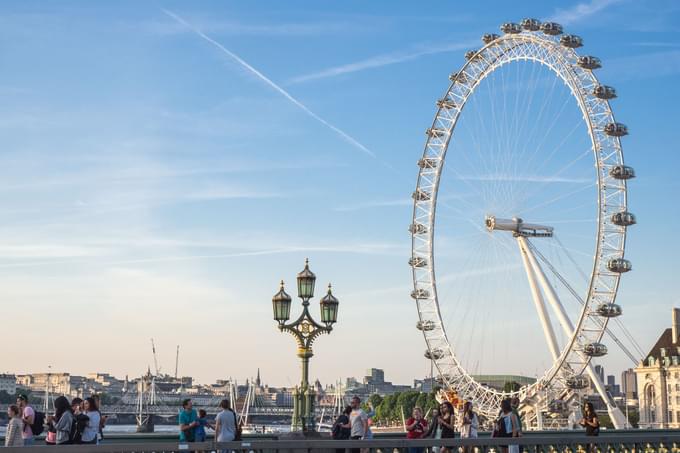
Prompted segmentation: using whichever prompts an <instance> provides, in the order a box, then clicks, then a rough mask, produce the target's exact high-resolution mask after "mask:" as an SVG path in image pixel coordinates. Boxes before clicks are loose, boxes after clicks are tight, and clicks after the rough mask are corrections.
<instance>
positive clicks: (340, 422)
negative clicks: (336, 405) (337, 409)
mask: <svg viewBox="0 0 680 453" xmlns="http://www.w3.org/2000/svg"><path fill="white" fill-rule="evenodd" d="M351 413H352V406H345V410H343V411H342V413H341V414H340V415H338V418H336V419H335V422H333V428H331V438H332V439H333V440H348V439H349V438H350V435H351V433H352V430H351V429H350V428H351V425H350V423H349V414H351ZM335 453H345V449H344V448H336V449H335Z"/></svg>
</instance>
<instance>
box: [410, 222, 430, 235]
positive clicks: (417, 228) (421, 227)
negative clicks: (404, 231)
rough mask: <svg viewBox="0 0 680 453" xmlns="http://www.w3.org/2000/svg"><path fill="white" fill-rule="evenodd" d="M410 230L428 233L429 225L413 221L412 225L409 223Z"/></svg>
mask: <svg viewBox="0 0 680 453" xmlns="http://www.w3.org/2000/svg"><path fill="white" fill-rule="evenodd" d="M408 230H409V232H410V233H411V234H425V233H427V227H426V226H425V225H423V224H422V223H412V224H411V225H409V227H408Z"/></svg>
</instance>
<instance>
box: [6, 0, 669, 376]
mask: <svg viewBox="0 0 680 453" xmlns="http://www.w3.org/2000/svg"><path fill="white" fill-rule="evenodd" d="M160 5H161V7H159V6H158V5H157V4H153V5H152V4H140V3H138V2H122V3H118V4H116V5H115V6H114V5H109V4H90V3H86V2H76V1H73V2H64V3H60V4H59V5H56V4H52V5H45V4H42V3H39V2H32V1H26V2H7V3H6V5H5V9H4V11H3V12H2V13H0V21H2V23H3V27H0V33H2V34H3V38H4V39H3V44H2V48H3V51H4V54H5V61H6V65H7V68H9V70H5V71H3V72H2V73H1V74H0V99H2V100H3V107H2V109H1V110H0V112H1V115H2V116H1V117H0V128H1V129H2V131H3V136H4V138H5V140H4V145H5V146H4V151H3V153H1V154H0V176H2V180H3V183H2V187H3V189H4V190H3V191H2V192H0V193H1V195H0V200H2V203H3V207H4V209H3V210H2V211H1V212H0V216H2V225H3V226H2V233H3V234H2V236H1V239H0V268H1V271H2V274H1V275H0V298H2V300H3V308H4V312H5V316H6V319H9V320H11V322H9V323H8V324H7V325H6V326H5V327H6V336H7V338H6V340H7V341H8V342H11V341H13V339H15V338H19V339H21V341H22V345H23V347H22V348H21V349H20V350H19V351H17V350H15V349H14V348H6V350H5V352H3V355H2V363H1V364H0V367H2V369H3V370H5V369H6V370H7V371H10V372H12V371H13V370H15V371H20V372H22V373H32V372H33V373H37V372H46V371H47V369H48V366H51V367H52V369H53V370H55V371H56V370H72V372H73V373H74V374H79V375H85V374H87V373H88V372H91V371H92V370H104V371H106V372H109V373H111V374H113V375H116V376H119V375H125V374H126V373H127V374H129V375H130V376H133V375H140V374H142V373H144V372H145V371H146V370H147V366H150V367H151V368H152V369H153V357H152V353H151V346H150V344H149V338H151V337H153V338H154V339H155V340H156V344H157V348H158V355H159V359H160V363H161V367H162V369H163V371H168V370H170V369H174V359H175V347H176V345H178V344H179V345H180V347H181V350H180V360H179V371H180V373H179V374H180V375H182V374H186V375H192V376H194V377H196V378H197V380H199V381H200V382H213V381H215V380H216V379H219V378H224V377H226V376H229V375H232V376H234V377H237V376H238V375H239V373H238V372H237V373H235V372H234V370H238V371H239V372H240V373H241V374H240V376H242V378H243V379H245V377H247V375H244V374H243V373H246V372H249V371H246V370H256V369H257V368H258V367H259V368H260V369H261V370H262V374H263V375H264V376H269V378H268V379H269V380H270V382H276V383H277V384H278V385H286V386H292V385H295V384H297V383H298V381H299V369H298V367H299V364H298V360H297V358H296V357H295V344H294V342H293V341H291V339H289V338H287V337H286V338H284V336H283V335H282V334H281V333H279V332H278V329H277V328H276V323H275V322H274V320H273V319H272V313H271V311H272V309H271V297H272V296H273V295H274V293H275V292H276V291H277V290H278V282H279V280H281V279H283V280H284V281H285V282H286V288H287V291H288V292H289V293H290V294H291V295H292V296H295V289H294V287H295V284H294V279H295V275H296V273H297V272H299V271H300V270H301V269H302V267H303V265H304V259H305V258H306V257H309V258H310V266H311V268H312V270H313V271H314V272H315V273H316V275H317V278H318V279H317V290H316V294H315V297H314V299H313V301H312V308H313V314H314V315H315V316H317V317H318V299H319V298H320V297H321V296H322V295H323V293H324V292H325V291H324V289H325V287H326V285H327V284H328V282H332V284H333V288H334V294H335V295H336V296H337V297H338V299H339V300H340V309H339V317H338V323H337V325H336V326H335V327H334V331H333V334H332V335H329V336H322V337H321V338H319V340H318V341H317V342H316V343H315V345H314V351H315V356H314V358H312V360H311V370H310V377H311V379H313V380H315V379H316V378H319V380H321V381H322V382H333V381H334V380H335V379H337V378H338V377H340V376H343V377H344V376H353V375H354V376H360V375H361V373H362V372H363V371H364V370H365V369H368V368H371V367H372V366H375V367H378V368H382V369H385V370H387V371H388V374H389V375H390V376H391V378H390V379H391V380H392V381H394V382H402V383H408V382H410V381H412V380H413V379H414V378H417V377H422V376H426V375H428V374H429V370H430V363H429V361H427V360H426V359H425V358H424V357H423V352H424V351H425V348H426V346H425V343H424V342H423V340H422V335H421V334H420V332H418V331H417V330H416V329H415V323H416V321H417V312H416V309H415V307H414V304H413V300H412V299H411V298H410V297H409V293H410V291H411V289H412V283H411V278H410V268H409V267H408V265H407V260H408V257H409V255H410V236H409V234H408V232H407V227H408V225H409V223H410V220H411V209H412V208H411V206H412V205H411V201H412V200H410V198H409V197H410V194H411V192H412V191H413V188H414V186H415V178H416V175H417V172H416V171H417V167H416V166H415V162H416V161H417V160H418V159H419V158H420V155H421V152H422V146H423V143H424V135H423V132H424V130H425V129H426V128H427V127H429V125H430V122H431V119H432V115H433V111H434V102H435V100H436V99H438V97H439V96H440V95H441V92H442V91H443V90H444V88H445V86H446V84H447V83H448V81H447V77H448V74H449V73H450V72H452V71H455V70H457V68H459V67H460V66H461V65H462V63H463V61H464V53H465V52H466V50H469V49H472V48H478V47H479V46H480V45H481V41H480V37H481V36H482V34H484V33H488V32H496V33H497V32H498V26H499V25H500V24H501V23H503V22H507V21H509V20H515V21H518V20H520V19H521V18H523V17H537V18H539V19H548V18H552V19H554V20H556V21H559V22H562V23H563V24H564V26H565V27H568V28H569V30H570V31H571V32H573V33H576V34H579V35H580V36H582V37H583V38H584V40H586V41H587V45H588V50H589V51H590V52H592V53H593V54H594V55H597V56H599V57H600V58H601V59H602V61H603V69H602V70H601V72H600V73H598V77H601V79H602V80H605V81H606V83H607V84H610V85H612V86H615V87H616V88H617V90H618V93H619V95H620V96H619V99H618V100H617V101H616V112H617V119H619V118H620V119H621V121H623V122H624V123H626V124H627V125H628V126H629V127H630V130H631V135H630V137H627V138H626V139H625V141H624V153H625V156H626V162H627V163H630V164H631V165H633V166H634V167H635V169H636V170H637V171H638V177H637V178H636V179H635V180H634V181H633V182H632V183H631V184H632V187H633V189H632V191H631V199H630V202H631V210H632V211H633V212H634V213H635V214H636V215H637V216H638V218H639V224H638V225H636V226H635V228H634V229H631V233H630V236H629V242H628V246H627V250H626V257H629V258H630V259H631V261H632V262H633V265H634V270H633V272H630V273H629V274H627V275H626V276H625V278H624V280H623V281H622V285H621V290H620V293H619V296H618V299H617V300H618V303H620V304H621V305H622V307H623V309H624V315H623V317H622V318H621V319H622V321H623V322H624V323H625V324H626V326H627V327H628V329H629V330H630V331H631V332H632V334H633V336H634V337H635V338H636V340H637V342H638V343H639V344H640V345H641V348H642V349H643V350H645V351H647V350H649V349H650V348H651V346H652V345H653V344H654V342H655V341H656V339H657V337H658V334H659V332H660V331H662V330H663V329H665V328H666V327H668V324H669V323H668V316H667V314H668V312H669V309H670V308H671V306H673V305H680V299H679V298H678V296H677V282H676V281H675V280H674V268H673V259H674V257H675V256H677V255H678V254H680V247H679V245H678V241H677V238H675V237H674V236H673V234H674V233H675V231H674V230H675V228H674V226H675V225H676V224H677V222H678V221H679V220H680V214H678V213H677V212H676V210H674V209H672V206H673V205H675V200H676V199H677V196H678V193H679V188H680V185H679V184H678V182H677V178H675V169H676V168H678V166H679V164H680V157H678V154H677V153H676V152H674V147H673V145H674V143H675V137H674V135H675V134H674V132H675V118H676V117H677V115H675V113H674V112H675V108H676V105H677V101H678V100H679V99H678V90H677V88H676V85H677V84H676V82H677V80H678V74H679V73H680V50H679V49H680V41H679V40H678V37H677V34H676V33H675V22H676V21H677V19H678V18H680V8H679V7H678V5H676V4H675V3H673V2H670V1H669V2H660V3H657V4H655V5H654V6H653V7H652V6H650V5H648V4H643V3H638V2H631V1H616V0H591V1H572V2H569V3H568V4H567V3H564V2H527V3H524V4H522V5H519V6H518V5H506V4H505V3H502V2H498V3H497V5H496V7H494V8H485V7H482V6H481V5H466V6H460V5H458V6H455V7H454V6H452V5H451V4H448V3H446V2H435V4H434V9H428V10H427V11H424V10H423V9H422V8H419V7H418V5H411V4H406V3H400V4H394V3H390V4H389V8H387V7H386V6H385V5H386V3H381V2H375V3H372V4H364V3H362V2H348V3H347V2H345V3H341V4H340V3H338V4H325V5H324V6H323V7H322V6H320V5H310V4H306V3H304V2H289V3H287V4H286V6H285V7H283V6H281V5H279V4H277V3H275V2H263V3H259V4H258V6H251V5H249V6H245V5H226V4H220V3H210V2H208V3H204V4H200V5H198V4H191V5H189V4H185V3H182V2H172V1H168V2H162V3H161V4H160ZM431 11H437V14H433V13H431ZM197 31H198V32H197ZM211 40H212V41H211ZM220 46H221V47H222V48H221V47H220ZM234 57H238V59H235V58H234ZM239 59H240V62H239ZM566 183H569V182H566ZM566 183H565V184H566ZM451 199H453V198H451ZM481 220H482V219H480V224H481ZM454 278H455V276H454ZM454 281H455V280H454ZM650 282H653V284H650ZM522 283H524V282H522ZM526 306H527V307H530V300H529V296H528V293H527V304H526ZM518 310H520V309H519V308H518ZM522 310H523V309H522ZM527 310H528V308H527ZM299 311H300V305H299V300H298V299H296V298H295V297H294V301H293V309H292V314H293V316H295V315H296V314H297V313H299ZM521 313H522V316H524V315H523V313H524V312H523V311H522V312H521ZM534 317H535V315H534ZM520 321H522V322H523V321H525V319H521V320H517V322H518V323H519V322H520ZM533 321H534V320H532V322H533ZM536 323H537V321H536ZM452 325H455V324H452ZM522 325H523V324H522ZM531 326H534V324H531ZM488 328H489V329H493V328H497V329H501V328H503V326H498V327H496V326H488ZM522 333H523V335H526V336H527V338H528V344H529V347H532V346H533V345H534V344H535V343H532V341H533V340H534V339H535V338H542V334H541V333H540V332H538V331H534V330H533V327H531V328H530V329H529V328H528V329H527V330H526V332H525V331H523V332H522ZM534 334H536V336H533V335H534ZM61 342H64V343H66V344H68V345H69V347H68V348H58V347H56V346H54V345H56V344H60V343H61ZM608 343H609V344H610V352H611V353H610V356H608V357H606V358H605V359H602V360H598V361H597V363H602V364H603V365H604V367H605V369H608V370H616V372H615V373H613V374H614V375H616V376H620V372H621V371H623V370H625V369H628V368H631V367H634V364H632V363H631V362H630V361H629V360H628V359H627V358H626V357H625V355H624V354H623V353H621V352H620V351H619V350H618V349H617V348H616V347H615V345H614V344H613V342H612V341H608ZM473 346H475V345H473ZM536 349H540V351H537V353H536V354H535V358H536V360H532V358H530V357H528V356H531V355H533V353H534V351H533V350H531V351H530V350H528V349H527V350H525V351H522V354H521V357H519V359H517V360H516V361H515V363H514V364H513V365H512V368H511V367H510V366H508V365H507V364H504V363H500V364H498V367H499V368H501V367H502V368H503V369H504V370H507V373H508V374H510V373H516V372H518V371H523V373H522V374H524V375H526V376H530V377H535V376H536V375H540V374H542V372H543V371H544V370H545V369H546V368H547V366H546V365H547V362H546V361H545V360H544V358H543V357H544V356H547V348H546V347H545V346H544V345H543V344H542V343H541V344H540V346H539V348H536ZM471 351H472V352H471V353H470V354H469V356H472V357H475V356H479V357H480V358H482V359H483V358H484V357H491V356H492V354H494V353H495V352H497V351H495V352H494V351H491V350H489V349H486V350H485V349H483V347H482V346H480V347H479V349H471ZM482 361H483V360H482ZM483 367H487V368H488V369H480V371H493V365H491V364H488V363H487V364H482V365H480V368H483Z"/></svg>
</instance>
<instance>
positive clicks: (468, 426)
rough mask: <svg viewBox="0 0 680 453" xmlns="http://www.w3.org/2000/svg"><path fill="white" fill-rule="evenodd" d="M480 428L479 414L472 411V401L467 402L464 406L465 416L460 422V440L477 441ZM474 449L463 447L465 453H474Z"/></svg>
mask: <svg viewBox="0 0 680 453" xmlns="http://www.w3.org/2000/svg"><path fill="white" fill-rule="evenodd" d="M478 428H479V419H478V418H477V414H475V413H474V411H473V410H472V401H467V402H466V403H465V405H464V406H463V415H462V417H461V421H460V438H461V439H476V438H477V429H478ZM472 451H473V447H471V446H465V447H463V453H472Z"/></svg>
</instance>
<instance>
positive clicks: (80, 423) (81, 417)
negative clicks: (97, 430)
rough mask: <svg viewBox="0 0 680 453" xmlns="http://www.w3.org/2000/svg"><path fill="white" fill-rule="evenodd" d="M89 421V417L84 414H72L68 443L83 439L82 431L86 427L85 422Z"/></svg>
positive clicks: (78, 441)
mask: <svg viewBox="0 0 680 453" xmlns="http://www.w3.org/2000/svg"><path fill="white" fill-rule="evenodd" d="M89 421H90V417H88V416H87V415H85V414H78V415H74V416H73V422H72V423H71V432H70V433H69V443H71V444H79V443H82V441H83V432H85V428H87V423H88V422H89Z"/></svg>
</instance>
